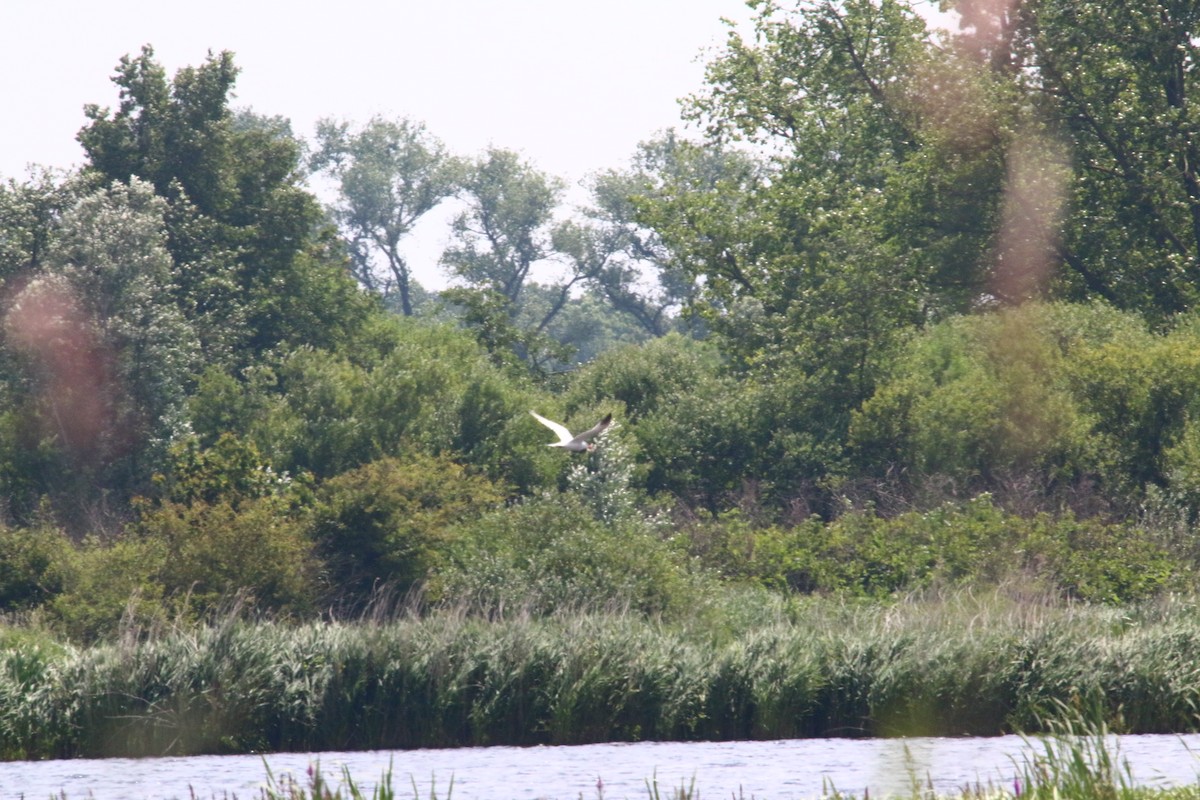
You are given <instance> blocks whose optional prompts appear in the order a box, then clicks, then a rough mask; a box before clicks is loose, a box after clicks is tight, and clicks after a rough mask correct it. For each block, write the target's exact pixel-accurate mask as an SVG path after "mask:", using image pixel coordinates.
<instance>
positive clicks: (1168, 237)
mask: <svg viewBox="0 0 1200 800" xmlns="http://www.w3.org/2000/svg"><path fill="white" fill-rule="evenodd" d="M1001 23H1003V24H1001ZM1001 23H996V24H993V25H992V26H991V27H993V28H998V29H1000V30H1002V31H1004V32H1005V33H1007V34H1009V35H1010V36H1011V41H1010V42H1008V41H1006V42H1005V43H1004V48H1006V49H1011V50H1012V51H1013V54H1014V55H1013V59H1014V62H1015V65H1016V66H1019V69H1014V70H1013V71H1012V73H1013V80H1015V81H1018V82H1019V85H1020V86H1021V88H1022V89H1023V90H1024V94H1025V96H1027V97H1028V98H1029V99H1030V101H1031V102H1034V103H1037V105H1038V107H1039V108H1040V109H1041V110H1042V113H1044V114H1045V115H1046V116H1047V117H1048V118H1049V119H1051V120H1054V121H1055V122H1056V123H1057V124H1058V126H1059V129H1060V130H1061V133H1062V135H1063V136H1065V138H1066V140H1067V142H1068V145H1069V148H1070V155H1071V159H1072V163H1073V164H1074V165H1075V169H1074V171H1073V174H1072V175H1071V179H1070V181H1069V183H1068V184H1067V185H1066V187H1065V190H1066V197H1067V198H1068V199H1069V205H1068V209H1067V212H1066V216H1065V221H1064V226H1063V230H1062V237H1061V241H1060V243H1059V246H1058V252H1057V254H1056V255H1057V256H1058V260H1059V262H1060V263H1061V264H1062V265H1063V267H1064V269H1062V270H1061V271H1060V275H1059V281H1058V284H1059V290H1060V291H1062V292H1064V293H1066V294H1067V295H1068V296H1071V297H1076V298H1079V297H1102V298H1105V299H1108V300H1110V301H1111V302H1114V303H1116V304H1118V305H1119V306H1121V307H1125V308H1131V309H1135V310H1138V311H1142V312H1144V313H1150V314H1153V315H1166V314H1171V313H1174V312H1177V311H1180V310H1183V309H1187V308H1191V307H1194V305H1195V303H1196V301H1197V294H1196V287H1197V285H1200V171H1198V170H1200V141H1197V138H1196V135H1195V131H1196V129H1197V126H1198V125H1200V116H1198V115H1200V111H1197V109H1196V107H1195V104H1194V103H1191V102H1189V101H1188V96H1189V94H1194V92H1195V89H1196V82H1197V75H1198V70H1200V45H1198V43H1197V39H1196V31H1197V29H1198V28H1200V8H1198V7H1197V6H1196V4H1194V3H1189V2H1183V1H1182V0H1174V1H1173V2H1155V3H1150V2H1144V1H1143V2H1131V3H1122V4H1118V5H1112V4H1105V3H1095V2H1087V3H1072V2H1061V1H1060V0H1036V1H1034V0H1029V1H1028V2H1023V3H1020V4H1017V5H1016V6H1015V7H1014V12H1013V13H1012V14H1011V15H1010V16H1009V17H1006V18H1005V19H1004V20H1002V21H1001Z"/></svg>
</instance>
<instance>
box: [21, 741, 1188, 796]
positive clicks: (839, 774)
mask: <svg viewBox="0 0 1200 800" xmlns="http://www.w3.org/2000/svg"><path fill="white" fill-rule="evenodd" d="M1114 741H1115V742H1116V747H1117V748H1118V756H1119V758H1121V759H1125V760H1127V761H1128V762H1129V764H1130V766H1131V768H1132V771H1133V777H1134V780H1135V781H1136V782H1137V783H1139V784H1143V785H1150V786H1168V785H1176V786H1178V785H1186V784H1191V783H1196V782H1197V781H1198V780H1200V735H1189V736H1122V737H1114ZM1038 752H1041V751H1040V750H1039V749H1038V747H1037V745H1036V744H1032V745H1031V744H1030V743H1027V742H1025V741H1024V740H1022V739H1020V738H1019V737H1016V736H1002V737H996V738H974V739H966V738H964V739H905V740H898V739H867V740H847V739H799V740H788V741H773V742H698V743H676V742H661V743H642V744H598V745H583V746H577V747H529V748H515V747H476V748H464V749H457V750H407V751H391V752H388V751H371V752H360V753H319V754H305V753H279V754H271V755H267V756H265V757H264V756H198V757H192V758H145V759H120V758H113V759H102V760H100V759H95V760H93V759H76V760H70V761H23V762H8V763H0V800H10V798H22V797H24V798H49V797H51V796H52V795H53V796H58V795H59V793H60V792H61V793H65V794H66V796H67V798H68V800H76V799H78V798H88V797H94V798H96V800H139V799H142V798H144V799H145V800H150V799H151V798H152V799H153V800H160V799H163V798H190V797H192V796H193V793H194V796H195V797H196V798H201V800H204V799H206V798H211V797H214V796H215V797H226V796H233V795H237V796H238V797H239V798H242V800H249V798H255V797H258V796H259V793H260V789H261V788H262V787H263V786H264V784H265V781H266V776H267V767H266V765H269V766H270V769H271V771H272V772H273V773H274V774H275V775H276V777H277V778H278V777H279V776H282V775H284V774H290V775H292V776H294V777H296V778H297V779H298V780H300V782H301V784H302V785H305V786H307V778H306V775H305V773H306V770H307V769H308V767H309V765H310V764H312V763H313V762H314V761H317V760H318V759H319V762H320V767H321V771H322V773H324V774H325V776H326V777H327V778H329V779H332V780H333V782H334V783H335V784H336V782H337V781H338V780H340V775H341V768H342V767H343V766H346V767H348V768H349V769H350V774H351V775H352V776H353V778H354V780H355V782H356V783H357V784H358V785H359V787H360V788H362V789H364V790H365V791H367V792H368V793H369V791H370V789H371V788H373V787H374V785H375V783H376V782H378V780H379V779H380V776H381V775H382V774H383V772H384V771H385V770H387V769H388V767H389V765H390V766H391V769H392V776H393V777H392V786H393V788H394V789H395V790H396V793H397V795H398V796H400V797H412V796H413V789H412V787H413V782H414V781H415V782H416V787H417V789H418V791H419V794H420V796H421V797H429V796H430V791H431V789H432V790H434V791H435V792H436V795H437V796H438V797H440V798H443V800H445V799H446V798H447V797H449V798H450V800H519V799H522V798H528V799H529V800H534V799H535V798H557V799H561V800H576V799H577V798H579V797H581V796H582V797H583V800H593V799H594V798H595V797H596V796H597V791H596V790H597V780H598V779H599V780H603V786H604V796H605V797H606V798H609V800H623V799H624V798H630V799H631V800H632V799H633V798H637V799H638V800H641V798H646V797H648V792H647V787H646V782H647V781H648V780H655V779H656V780H657V781H658V786H659V788H660V791H661V793H662V794H663V795H664V796H666V795H667V794H669V793H670V791H671V790H672V789H676V788H679V787H680V786H689V785H691V784H692V781H693V780H694V781H695V788H696V790H697V794H698V795H699V796H701V797H708V798H721V797H730V796H737V795H739V793H740V794H741V795H742V796H745V797H747V798H748V797H751V796H753V797H755V798H758V800H801V799H802V798H813V797H817V796H819V795H821V794H822V792H823V790H824V788H825V787H833V788H837V789H839V790H841V791H844V792H850V793H853V794H857V795H860V796H861V795H862V793H863V791H864V790H865V789H868V788H869V789H870V793H871V795H873V796H876V797H883V796H885V795H887V794H896V793H903V794H907V793H908V790H909V788H910V786H911V785H912V783H911V782H912V780H913V778H916V779H917V780H919V781H920V782H921V783H922V785H925V782H926V781H931V782H932V784H933V787H934V789H935V790H936V791H938V792H939V793H952V792H954V791H956V790H958V789H961V788H962V787H964V786H966V785H968V784H976V783H989V782H990V783H994V784H1000V785H1003V786H1005V787H1010V786H1011V785H1012V781H1013V778H1014V776H1015V775H1016V774H1017V773H1019V772H1020V768H1021V766H1022V765H1024V764H1025V761H1026V758H1027V757H1030V756H1032V755H1033V754H1035V753H1038ZM264 761H265V764H264ZM451 778H453V781H454V785H453V790H452V791H451V787H450V780H451Z"/></svg>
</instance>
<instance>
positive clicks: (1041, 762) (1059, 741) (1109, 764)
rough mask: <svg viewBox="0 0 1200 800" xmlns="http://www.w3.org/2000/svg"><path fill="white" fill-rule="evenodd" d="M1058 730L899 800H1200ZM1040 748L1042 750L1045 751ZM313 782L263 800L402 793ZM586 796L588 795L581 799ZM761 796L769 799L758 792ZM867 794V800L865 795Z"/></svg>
mask: <svg viewBox="0 0 1200 800" xmlns="http://www.w3.org/2000/svg"><path fill="white" fill-rule="evenodd" d="M1048 725H1049V727H1050V728H1051V729H1052V733H1051V734H1050V735H1049V736H1045V737H1042V738H1041V739H1039V740H1037V741H1036V742H1035V741H1033V740H1030V744H1031V745H1033V746H1034V750H1033V751H1032V752H1031V754H1029V755H1026V756H1025V760H1024V764H1023V765H1022V767H1021V769H1020V770H1019V773H1018V775H1019V777H1017V778H1016V779H1015V780H1014V781H1013V784H1012V785H1011V786H1000V785H996V784H987V785H974V786H967V787H964V788H963V789H962V790H961V791H960V792H959V793H958V794H951V795H937V794H936V793H935V792H933V790H932V789H926V788H923V787H922V785H921V783H920V782H919V781H917V780H915V779H914V780H913V783H912V788H911V790H910V793H909V794H908V795H900V796H899V800H904V799H905V797H907V798H908V799H909V800H1198V799H1200V783H1197V784H1192V785H1188V786H1180V787H1172V788H1152V787H1146V786H1136V785H1135V784H1134V782H1133V779H1132V771H1131V769H1130V765H1129V763H1128V762H1127V761H1125V760H1124V759H1122V758H1121V757H1120V755H1119V752H1118V751H1117V749H1116V748H1115V746H1114V744H1113V743H1112V741H1113V740H1112V739H1111V738H1110V737H1109V736H1108V734H1109V731H1108V729H1107V727H1106V726H1105V725H1103V724H1102V723H1095V722H1089V721H1087V720H1085V719H1084V718H1083V717H1081V716H1080V715H1079V714H1078V713H1077V712H1076V711H1073V710H1072V709H1069V708H1066V707H1060V708H1059V709H1058V716H1057V717H1055V718H1054V719H1053V720H1049V721H1048ZM1039 748H1040V749H1039ZM307 778H308V780H307V784H301V783H299V782H297V781H295V780H293V779H291V778H285V779H282V780H276V779H275V777H274V776H273V775H272V776H270V779H269V781H268V783H267V786H266V788H265V789H263V791H262V793H261V798H262V800H309V798H311V799H312V800H342V799H343V798H345V800H365V798H368V797H369V798H371V800H393V798H395V797H397V796H398V793H397V790H396V789H395V787H394V786H393V782H392V773H391V770H390V769H389V770H387V771H386V772H385V773H384V774H383V775H382V776H381V778H380V780H379V782H378V783H377V784H376V785H375V786H373V787H372V788H371V789H370V790H369V791H368V790H367V789H364V788H362V787H360V786H359V785H358V784H357V783H356V782H355V780H354V778H353V776H351V774H350V772H349V770H347V769H346V768H343V770H342V779H341V781H340V782H338V783H333V782H331V781H329V780H328V779H327V778H326V777H325V776H324V775H323V774H322V773H321V771H320V767H319V765H314V766H313V767H310V768H309V771H308V775H307ZM453 791H454V783H453V781H451V782H450V784H449V787H448V788H447V789H446V790H445V793H444V800H451V797H452V795H453ZM422 795H423V792H422V790H421V789H420V788H419V787H418V786H417V784H416V782H415V781H413V783H412V797H413V798H414V800H420V798H421V797H422ZM646 795H647V797H648V798H649V800H699V797H700V794H699V792H698V791H697V790H696V786H695V782H694V781H693V782H692V783H691V784H684V785H681V786H678V787H662V786H660V785H659V783H658V780H657V778H651V779H648V780H647V781H646ZM427 796H428V798H429V800H438V798H439V794H438V791H437V787H436V784H434V785H431V786H430V789H429V791H428V793H427ZM580 800H582V796H581V797H580ZM596 800H604V789H603V787H602V786H600V787H598V788H597V798H596ZM733 800H747V798H746V796H745V795H744V794H740V793H739V794H736V795H734V796H733ZM758 800H768V798H759V799H758ZM821 800H857V798H856V796H854V795H850V794H845V793H842V792H839V791H837V790H836V788H834V787H830V786H827V787H826V789H825V792H824V794H823V795H822V797H821ZM863 800H867V798H866V796H865V795H864V797H863Z"/></svg>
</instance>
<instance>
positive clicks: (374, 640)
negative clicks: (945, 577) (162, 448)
mask: <svg viewBox="0 0 1200 800" xmlns="http://www.w3.org/2000/svg"><path fill="white" fill-rule="evenodd" d="M747 619H753V621H754V624H752V625H750V624H744V623H745V620H747ZM1198 700H1200V609H1198V608H1197V605H1196V603H1195V602H1193V601H1190V600H1189V601H1181V600H1175V601H1163V602H1159V603H1156V604H1154V605H1147V606H1143V607H1138V608H1132V609H1131V608H1123V609H1118V608H1107V607H1103V608H1101V607H1088V606H1061V605H1051V604H1045V603H1040V602H1030V601H1014V600H1012V599H1009V598H1006V597H1003V596H1000V595H996V596H991V597H988V598H984V599H976V598H973V597H971V596H969V595H964V596H957V597H952V598H940V599H932V600H923V601H917V600H915V601H911V602H906V603H901V604H898V605H894V606H888V607H882V606H878V605H861V606H856V605H845V604H841V603H837V602H834V601H819V600H813V601H808V602H802V603H797V604H792V605H785V604H778V603H775V604H769V603H766V601H764V603H763V604H762V605H760V606H757V607H755V608H752V609H741V610H740V611H736V613H735V612H733V611H731V613H730V614H728V615H726V616H724V617H720V618H717V617H713V616H711V615H708V616H705V617H703V618H697V619H696V620H693V621H691V622H689V623H686V624H684V623H675V624H666V623H663V622H661V621H655V620H651V619H647V618H645V617H642V616H637V615H631V614H620V613H577V614H564V615H561V616H555V617H549V618H529V617H520V616H518V617H516V618H508V619H498V620H487V619H482V618H479V617H477V616H472V615H469V614H465V613H455V612H441V613H437V614H433V615H429V616H423V617H418V616H400V617H398V618H395V619H391V620H375V621H369V622H358V623H354V624H350V623H341V622H330V623H320V624H319V623H309V624H302V625H288V624H283V623H273V622H258V623H251V622H244V621H237V620H234V619H230V620H228V621H226V622H224V623H223V624H219V625H212V626H208V627H200V628H195V629H180V630H171V631H165V632H160V633H157V634H155V635H152V636H142V637H134V636H130V637H126V638H125V639H124V640H123V641H122V642H119V643H113V644H106V645H99V646H93V647H90V648H86V649H83V648H74V647H69V646H65V645H61V644H57V643H54V642H52V641H49V640H45V639H42V638H39V637H37V636H24V637H10V641H8V642H7V643H6V645H5V647H3V648H2V649H0V754H3V756H4V757H7V758H40V757H70V756H85V755H86V756H106V755H109V756H111V755H152V754H165V753H172V754H196V753H214V752H217V753H219V752H254V751H265V750H273V751H278V750H314V751H315V750H335V749H336V750H342V749H363V748H413V747H448V746H462V745H495V744H511V745H529V744H540V743H553V744H569V743H584V742H596V741H620V740H631V741H632V740H650V739H660V740H661V739H675V740H693V739H708V740H714V739H746V738H782V737H806V736H878V735H918V734H942V735H946V734H949V735H953V734H999V733H1004V732H1010V731H1022V732H1034V731H1038V730H1044V729H1045V728H1046V726H1047V725H1048V724H1049V723H1048V722H1047V720H1051V719H1054V718H1056V717H1057V716H1059V712H1060V711H1061V709H1062V708H1069V709H1073V710H1075V711H1076V712H1077V713H1079V714H1081V715H1082V717H1083V718H1086V719H1089V720H1094V721H1096V722H1098V723H1103V724H1106V725H1108V726H1110V727H1111V728H1112V729H1113V730H1115V731H1118V732H1183V731H1193V730H1197V729H1198V728H1200V725H1198V723H1197V703H1198Z"/></svg>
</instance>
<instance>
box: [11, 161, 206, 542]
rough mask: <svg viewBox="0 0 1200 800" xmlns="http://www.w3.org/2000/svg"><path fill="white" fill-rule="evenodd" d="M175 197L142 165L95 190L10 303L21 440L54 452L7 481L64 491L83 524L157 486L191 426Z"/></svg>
mask: <svg viewBox="0 0 1200 800" xmlns="http://www.w3.org/2000/svg"><path fill="white" fill-rule="evenodd" d="M166 210H167V206H166V203H165V202H164V201H163V200H162V199H161V198H159V197H157V196H156V195H155V194H154V190H153V187H151V186H150V185H149V184H148V183H144V182H142V181H139V180H137V179H134V180H132V181H131V182H130V183H129V184H121V183H114V184H113V185H112V186H110V187H108V188H105V189H100V190H98V191H96V192H94V193H91V194H88V195H86V196H84V197H82V198H81V199H80V200H79V201H78V202H77V203H76V204H75V205H74V206H73V207H72V208H70V209H69V210H67V211H66V212H65V213H64V214H63V216H62V219H61V221H60V223H59V225H58V226H57V228H56V230H55V235H54V237H53V239H52V240H51V241H50V242H49V245H48V248H47V256H46V261H45V265H44V267H43V268H42V269H40V270H38V271H37V272H35V273H33V274H32V275H30V276H29V278H28V280H27V281H25V282H24V283H23V285H22V286H21V287H20V288H18V289H15V290H14V291H13V294H12V296H11V298H10V302H9V304H8V306H7V308H6V313H5V317H4V333H5V340H6V345H7V348H8V350H9V352H10V353H11V354H12V355H14V356H16V357H17V358H18V360H19V361H20V363H21V364H22V365H23V369H22V370H21V373H20V376H19V379H18V380H16V381H13V382H10V384H9V388H10V390H12V392H13V395H12V396H13V398H14V399H15V400H16V402H15V403H13V404H12V406H11V408H12V410H13V411H15V412H16V413H15V414H14V415H13V416H10V417H8V418H7V420H6V421H7V422H9V423H11V424H12V425H14V426H15V427H14V428H13V429H12V430H13V436H14V438H13V439H10V440H9V441H10V442H12V443H14V444H19V443H20V442H26V443H28V444H32V449H35V450H40V451H42V452H43V453H44V454H45V455H46V458H45V459H44V461H43V462H42V463H41V464H40V465H39V466H35V469H34V471H35V472H36V473H37V474H36V475H27V476H23V477H22V479H21V481H20V482H19V483H20V485H19V486H16V485H13V486H8V487H6V488H7V489H8V490H9V491H8V492H7V494H8V495H9V497H10V498H11V501H12V502H15V503H17V504H18V505H22V506H23V507H28V501H29V500H30V498H28V497H20V496H19V495H22V494H24V493H26V492H33V493H36V494H46V495H48V496H50V497H52V498H54V499H55V500H56V501H58V503H59V510H60V511H62V512H63V513H64V515H65V519H64V521H66V522H68V524H70V525H71V526H72V527H73V528H74V529H76V530H78V529H80V528H81V527H82V528H83V529H86V527H87V526H89V525H90V526H94V525H96V524H103V523H104V517H105V509H106V508H107V507H109V506H110V504H111V506H112V507H114V508H116V509H120V508H121V507H122V506H123V501H125V500H128V498H129V497H130V496H131V495H132V494H133V493H134V492H137V491H145V490H147V489H148V487H149V479H150V476H151V474H152V473H153V472H154V470H155V469H158V468H161V467H162V464H163V459H164V458H165V456H166V453H167V448H168V446H169V445H170V444H171V442H172V441H173V440H174V439H175V438H176V437H177V436H179V435H180V434H181V433H183V432H184V431H185V430H186V420H185V414H184V410H185V409H184V403H185V398H186V386H187V378H188V376H189V375H190V374H191V373H192V371H193V370H194V369H195V367H196V366H197V363H198V362H197V355H198V347H197V340H196V335H195V332H194V330H193V329H192V327H191V326H190V325H189V324H188V322H187V321H186V320H185V319H184V318H183V315H182V314H181V312H180V311H179V309H178V307H177V306H176V304H175V302H174V299H173V297H172V289H173V284H172V263H171V257H170V253H169V252H168V250H167V248H166V227H165V223H164V215H165V213H166ZM7 455H9V456H10V457H11V456H13V454H11V453H10V454H7ZM2 460H3V461H4V462H5V463H6V464H8V463H16V462H19V461H21V460H22V457H13V458H5V459H2ZM26 462H28V460H27V459H26ZM10 511H11V510H10Z"/></svg>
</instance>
